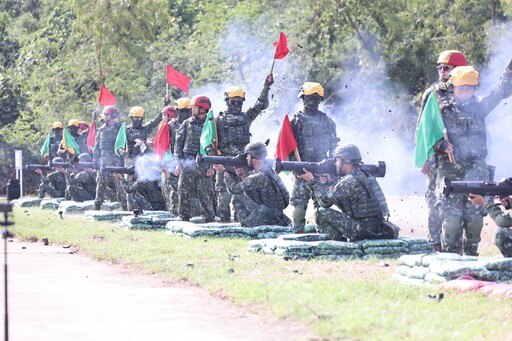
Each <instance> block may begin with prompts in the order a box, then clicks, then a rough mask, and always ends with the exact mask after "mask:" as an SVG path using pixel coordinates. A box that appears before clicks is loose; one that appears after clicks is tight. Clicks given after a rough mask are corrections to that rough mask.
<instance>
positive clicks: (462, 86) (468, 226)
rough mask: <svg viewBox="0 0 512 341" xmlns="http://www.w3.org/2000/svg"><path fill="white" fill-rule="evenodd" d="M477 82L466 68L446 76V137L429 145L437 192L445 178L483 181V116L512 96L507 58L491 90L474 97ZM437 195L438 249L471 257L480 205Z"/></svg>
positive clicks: (479, 222) (441, 105)
mask: <svg viewBox="0 0 512 341" xmlns="http://www.w3.org/2000/svg"><path fill="white" fill-rule="evenodd" d="M478 78H479V74H478V72H477V71H476V70H475V69H474V68H473V67H472V66H460V67H456V68H455V69H453V71H452V72H451V73H450V80H451V82H452V84H453V94H452V95H451V96H450V98H446V99H445V100H443V101H440V102H439V109H440V110H441V115H442V118H443V120H444V126H445V127H446V131H447V134H446V138H443V139H441V140H439V141H438V142H437V143H436V145H435V149H436V151H437V153H439V155H438V170H437V178H436V182H437V188H438V189H441V188H442V186H443V184H444V178H445V177H447V178H449V179H451V180H476V181H488V180H489V171H488V168H487V164H486V162H485V158H486V156H487V143H486V141H487V133H486V126H485V118H486V117H487V115H488V114H489V113H490V112H491V111H492V110H493V109H494V108H495V107H496V106H497V105H498V104H499V103H500V101H501V100H502V99H504V98H507V97H509V96H510V95H511V94H512V60H511V61H510V63H509V65H508V66H507V69H506V70H505V71H504V73H503V75H502V77H501V79H500V80H499V82H498V84H496V85H495V87H494V88H493V89H492V91H491V92H490V93H489V94H488V95H486V96H483V97H478V98H477V97H475V96H474V92H475V87H476V86H477V85H478ZM441 192H442V191H441V190H439V191H438V192H437V193H438V204H440V205H441V210H442V217H443V222H442V234H441V246H442V250H443V251H444V252H456V253H461V254H462V252H463V253H464V254H466V255H472V256H477V255H478V244H479V243H480V233H481V231H482V227H483V215H484V211H483V209H482V207H478V206H474V205H471V204H470V203H469V202H468V196H467V195H466V194H458V193H452V194H450V196H448V197H445V196H444V195H442V193H441ZM463 233H464V236H463V235H462V234H463Z"/></svg>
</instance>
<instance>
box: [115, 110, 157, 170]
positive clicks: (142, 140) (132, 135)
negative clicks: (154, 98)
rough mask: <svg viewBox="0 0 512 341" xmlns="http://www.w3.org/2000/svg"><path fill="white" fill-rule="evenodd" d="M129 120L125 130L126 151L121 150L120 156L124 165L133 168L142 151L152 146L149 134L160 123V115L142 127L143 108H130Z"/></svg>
mask: <svg viewBox="0 0 512 341" xmlns="http://www.w3.org/2000/svg"><path fill="white" fill-rule="evenodd" d="M129 116H130V119H131V120H132V124H131V125H129V126H128V127H127V128H126V139H127V146H128V150H121V152H120V154H121V155H123V156H124V158H125V165H126V167H128V166H133V165H135V161H136V160H137V158H138V157H140V156H141V155H142V154H143V153H144V151H145V150H146V149H147V148H148V147H150V146H152V142H151V141H150V140H148V137H149V134H151V131H152V130H153V129H155V127H156V126H157V125H158V123H160V119H161V115H160V113H159V114H158V115H156V116H155V117H154V118H153V119H152V120H151V122H149V123H148V124H146V125H142V121H143V120H144V108H142V107H132V108H131V109H130V114H129Z"/></svg>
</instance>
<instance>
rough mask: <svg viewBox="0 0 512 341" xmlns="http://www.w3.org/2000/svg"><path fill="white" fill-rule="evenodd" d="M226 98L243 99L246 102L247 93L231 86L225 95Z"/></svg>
mask: <svg viewBox="0 0 512 341" xmlns="http://www.w3.org/2000/svg"><path fill="white" fill-rule="evenodd" d="M224 96H226V98H233V97H241V98H243V99H244V100H245V91H244V89H242V88H241V87H239V86H230V87H229V88H227V89H226V92H225V93H224Z"/></svg>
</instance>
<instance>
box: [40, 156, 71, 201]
mask: <svg viewBox="0 0 512 341" xmlns="http://www.w3.org/2000/svg"><path fill="white" fill-rule="evenodd" d="M52 162H53V163H55V162H64V159H63V158H61V157H54V158H53V159H52ZM34 171H35V172H36V173H37V174H39V175H40V176H41V185H39V198H41V199H42V198H44V196H45V194H46V193H48V194H49V195H50V197H52V198H64V197H65V194H66V177H65V176H64V173H65V172H66V169H64V168H62V167H53V172H51V173H49V174H48V175H45V174H44V173H43V171H42V170H41V169H39V168H38V169H36V170H34Z"/></svg>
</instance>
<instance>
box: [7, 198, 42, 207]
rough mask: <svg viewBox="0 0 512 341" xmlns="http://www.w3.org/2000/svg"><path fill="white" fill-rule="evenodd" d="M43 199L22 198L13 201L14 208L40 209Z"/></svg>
mask: <svg viewBox="0 0 512 341" xmlns="http://www.w3.org/2000/svg"><path fill="white" fill-rule="evenodd" d="M41 201H43V199H40V198H20V199H16V200H11V203H12V205H13V206H14V207H39V205H40V204H41Z"/></svg>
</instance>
